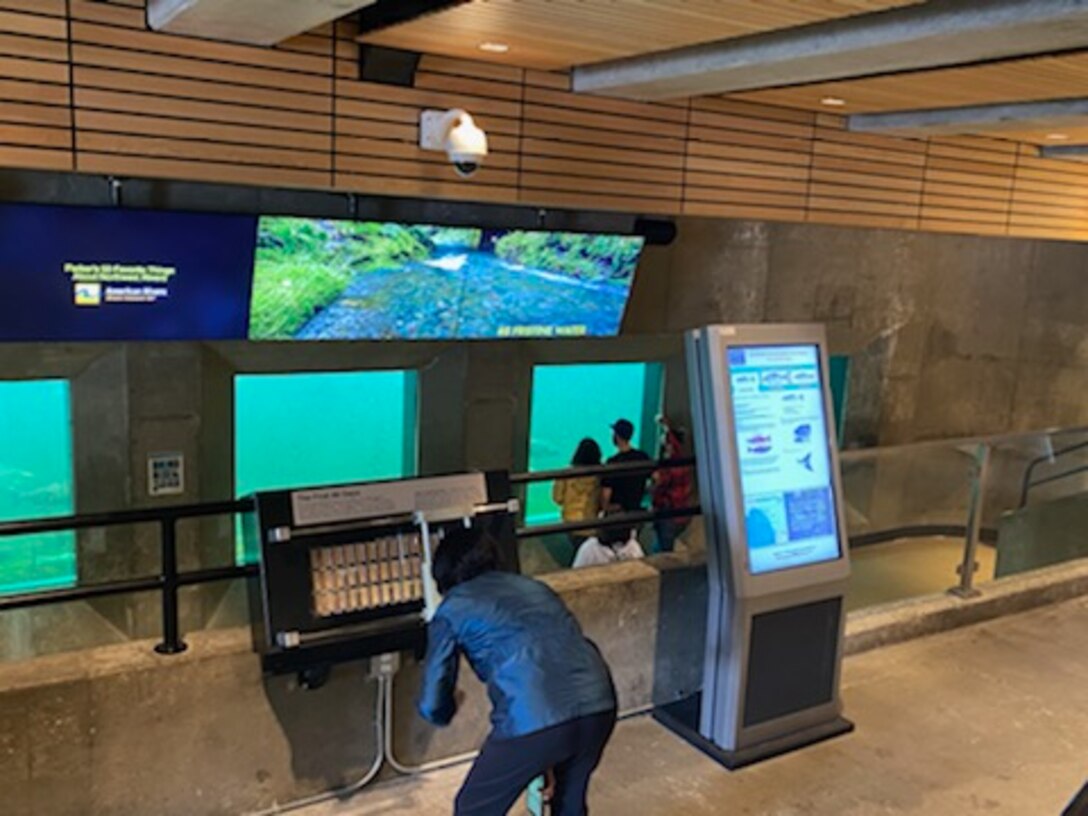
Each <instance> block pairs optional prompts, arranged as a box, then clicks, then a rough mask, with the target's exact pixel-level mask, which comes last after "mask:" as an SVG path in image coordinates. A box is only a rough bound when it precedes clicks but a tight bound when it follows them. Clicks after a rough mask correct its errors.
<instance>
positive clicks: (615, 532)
mask: <svg viewBox="0 0 1088 816" xmlns="http://www.w3.org/2000/svg"><path fill="white" fill-rule="evenodd" d="M632 532H633V531H632V530H631V528H630V527H609V528H607V529H604V530H601V537H600V538H599V539H598V540H599V541H600V542H601V543H602V544H605V545H607V546H609V547H621V546H623V545H624V544H626V543H627V541H628V539H629V538H631V533H632Z"/></svg>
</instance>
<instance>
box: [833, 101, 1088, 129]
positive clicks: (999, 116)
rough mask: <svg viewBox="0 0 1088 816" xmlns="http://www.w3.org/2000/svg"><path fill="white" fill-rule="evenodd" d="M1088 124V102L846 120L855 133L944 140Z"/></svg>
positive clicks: (943, 110) (1018, 104) (897, 113)
mask: <svg viewBox="0 0 1088 816" xmlns="http://www.w3.org/2000/svg"><path fill="white" fill-rule="evenodd" d="M1086 121H1088V98H1076V99H1055V100H1049V101H1046V102H1015V103H1009V104H998V105H975V106H969V107H963V108H935V109H932V110H912V111H895V112H893V113H859V114H854V115H853V116H850V117H849V118H848V119H847V127H848V128H849V129H850V130H852V131H856V132H858V133H886V134H889V135H894V136H915V137H917V136H945V135H954V134H958V133H980V132H983V133H1000V132H1001V131H1003V130H1015V131H1024V130H1029V129H1030V130H1061V129H1062V128H1063V127H1067V126H1069V125H1074V124H1079V125H1082V126H1083V125H1084V123H1085V122H1086Z"/></svg>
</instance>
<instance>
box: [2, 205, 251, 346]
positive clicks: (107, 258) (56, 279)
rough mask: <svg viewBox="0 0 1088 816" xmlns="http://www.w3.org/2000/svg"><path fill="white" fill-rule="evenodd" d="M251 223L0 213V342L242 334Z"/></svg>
mask: <svg viewBox="0 0 1088 816" xmlns="http://www.w3.org/2000/svg"><path fill="white" fill-rule="evenodd" d="M255 238H256V236H255V232H254V219H253V218H252V217H249V216H234V215H219V214H201V213H174V212H163V211H158V210H122V209H118V208H104V207H50V206H35V205H23V204H3V205H0V288H2V291H3V296H2V297H0V340H24V341H35V340H37V341H66V340H74V341H79V340H230V339H241V338H243V337H245V335H246V322H247V318H248V306H249V280H250V274H251V272H252V268H253V250H254V243H255Z"/></svg>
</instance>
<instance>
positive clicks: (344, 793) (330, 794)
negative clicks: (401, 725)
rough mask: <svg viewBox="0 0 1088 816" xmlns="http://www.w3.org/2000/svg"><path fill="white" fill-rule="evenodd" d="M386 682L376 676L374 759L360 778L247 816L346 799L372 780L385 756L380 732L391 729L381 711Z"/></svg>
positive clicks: (384, 679)
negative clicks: (386, 726)
mask: <svg viewBox="0 0 1088 816" xmlns="http://www.w3.org/2000/svg"><path fill="white" fill-rule="evenodd" d="M388 682H389V681H388V679H387V678H385V677H379V678H378V688H377V691H376V695H377V696H376V699H375V706H374V761H373V762H372V763H371V764H370V767H369V768H368V769H367V772H366V773H365V774H363V776H362V778H361V779H359V780H357V781H355V782H352V783H351V784H350V785H345V786H344V787H342V788H333V789H332V790H329V791H325V792H324V793H316V794H314V795H313V796H305V797H303V798H302V799H295V800H294V801H292V802H286V803H284V804H282V805H281V804H278V803H277V804H274V805H272V807H270V808H268V809H266V810H260V811H256V812H254V813H250V814H248V816H276V814H279V813H289V812H291V811H295V810H300V809H301V808H304V807H310V806H311V805H319V804H321V803H322V802H328V801H330V800H332V799H348V798H350V797H351V796H354V795H355V794H356V793H358V792H359V791H361V790H362V789H363V788H365V787H366V786H367V785H369V784H370V783H371V782H372V781H374V778H375V777H376V776H377V775H378V773H379V772H380V771H381V769H382V765H384V764H385V756H384V754H383V752H382V745H383V739H382V733H383V731H386V730H388V731H392V729H391V728H389V729H386V728H385V727H384V726H385V723H384V722H383V721H382V713H383V710H384V709H383V705H382V702H383V700H384V699H385V697H386V696H388V693H387V691H386V684H387V683H388Z"/></svg>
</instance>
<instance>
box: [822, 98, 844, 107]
mask: <svg viewBox="0 0 1088 816" xmlns="http://www.w3.org/2000/svg"><path fill="white" fill-rule="evenodd" d="M820 104H821V105H827V106H828V107H829V108H841V107H842V106H843V105H845V104H846V100H845V99H840V98H839V97H837V96H825V97H824V98H823V99H821V100H820Z"/></svg>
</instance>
